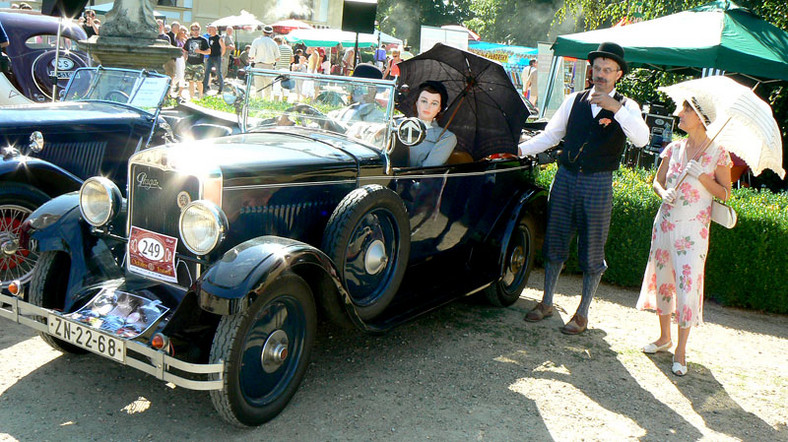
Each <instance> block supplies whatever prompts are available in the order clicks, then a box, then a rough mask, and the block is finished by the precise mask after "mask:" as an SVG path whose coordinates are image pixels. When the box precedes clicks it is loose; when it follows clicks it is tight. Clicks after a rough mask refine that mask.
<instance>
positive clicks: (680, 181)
mask: <svg viewBox="0 0 788 442" xmlns="http://www.w3.org/2000/svg"><path fill="white" fill-rule="evenodd" d="M756 86H757V85H756ZM730 121H731V117H728V119H727V120H725V123H723V125H722V127H720V130H718V131H717V133H716V134H714V136H713V137H711V140H709V142H708V143H706V145H705V146H703V149H701V150H699V151H698V152H697V153H696V154H695V155H693V156H692V159H693V160H696V159H698V157H699V156H700V155H701V154H702V153H703V152H706V149H708V148H709V146H711V143H713V142H714V140H715V139H717V135H719V134H721V133H722V130H723V129H725V126H727V125H728V123H730ZM684 178H687V170H686V167H685V169H684V173H683V174H682V175H681V179H679V182H678V183H676V185H675V186H673V187H674V188H676V189H678V187H679V186H680V185H681V183H683V182H684Z"/></svg>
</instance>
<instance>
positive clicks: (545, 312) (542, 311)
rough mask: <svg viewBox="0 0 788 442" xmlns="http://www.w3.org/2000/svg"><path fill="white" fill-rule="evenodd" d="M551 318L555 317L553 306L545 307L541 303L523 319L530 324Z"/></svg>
mask: <svg viewBox="0 0 788 442" xmlns="http://www.w3.org/2000/svg"><path fill="white" fill-rule="evenodd" d="M550 316H553V306H552V305H544V304H542V303H541V302H540V303H539V304H536V307H534V308H533V309H532V310H531V311H530V312H528V313H527V314H526V315H525V318H523V319H524V320H525V321H528V322H539V321H541V320H542V319H544V318H549V317H550Z"/></svg>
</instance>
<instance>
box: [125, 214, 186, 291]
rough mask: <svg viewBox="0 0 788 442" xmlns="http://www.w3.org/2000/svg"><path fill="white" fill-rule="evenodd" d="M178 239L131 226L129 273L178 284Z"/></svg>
mask: <svg viewBox="0 0 788 442" xmlns="http://www.w3.org/2000/svg"><path fill="white" fill-rule="evenodd" d="M177 247H178V238H173V237H171V236H167V235H162V234H161V233H156V232H151V231H150V230H145V229H141V228H139V227H135V226H131V234H130V235H129V246H128V251H129V260H128V263H129V264H128V266H129V271H130V272H133V273H138V274H140V275H143V276H148V277H150V278H155V279H161V280H163V281H168V282H178V278H177V276H176V275H175V249H176V248H177Z"/></svg>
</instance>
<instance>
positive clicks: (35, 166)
mask: <svg viewBox="0 0 788 442" xmlns="http://www.w3.org/2000/svg"><path fill="white" fill-rule="evenodd" d="M168 90H169V77H166V76H163V75H158V74H154V73H148V72H144V71H134V70H125V69H105V68H101V67H98V68H81V69H78V70H77V71H76V72H75V73H74V75H73V77H72V79H71V81H70V82H69V84H68V85H67V87H66V89H65V94H64V96H63V101H61V102H56V103H30V104H20V105H13V106H5V107H3V108H2V110H1V111H0V141H1V142H2V146H3V149H2V153H0V220H1V221H2V222H0V280H2V281H3V284H2V286H3V287H6V286H7V285H8V284H9V282H11V281H18V282H20V283H23V284H24V283H25V282H27V280H29V278H30V275H31V273H32V269H33V266H34V265H35V262H36V257H37V254H36V253H35V252H31V251H29V250H26V249H20V248H19V247H18V241H17V237H18V229H19V226H20V225H21V223H22V222H23V221H24V220H25V218H26V217H27V216H28V215H29V214H30V213H31V212H32V211H33V210H35V209H36V208H37V207H38V206H40V205H41V204H42V203H44V202H45V201H47V200H49V199H50V198H52V197H55V196H57V195H61V194H63V193H66V192H70V191H74V190H78V189H79V187H80V185H81V184H82V180H84V179H85V178H88V177H91V176H94V175H102V176H105V177H107V178H108V179H110V180H112V181H114V182H115V183H116V184H117V185H118V186H120V188H121V189H124V193H125V183H126V171H127V169H126V164H127V161H128V158H129V157H130V156H131V154H133V153H134V152H139V151H140V150H142V149H143V148H145V147H147V146H149V145H157V144H163V143H164V141H165V139H168V137H169V136H170V135H171V134H170V131H169V129H168V127H167V125H166V124H163V121H164V120H163V119H160V117H159V112H160V109H161V105H162V102H163V101H164V98H165V96H166V93H167V91H168ZM31 132H33V133H34V134H35V136H34V137H33V138H34V139H35V140H34V142H33V143H31V141H30V138H31ZM31 146H32V147H31Z"/></svg>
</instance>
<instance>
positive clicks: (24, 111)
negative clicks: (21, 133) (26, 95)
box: [0, 101, 149, 130]
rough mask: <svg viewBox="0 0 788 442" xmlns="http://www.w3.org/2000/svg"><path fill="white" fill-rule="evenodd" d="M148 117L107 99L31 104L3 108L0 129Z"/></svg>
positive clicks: (91, 123) (118, 120) (141, 112)
mask: <svg viewBox="0 0 788 442" xmlns="http://www.w3.org/2000/svg"><path fill="white" fill-rule="evenodd" d="M143 115H144V116H149V114H147V113H146V112H144V111H141V110H137V109H135V108H133V107H130V106H126V105H122V104H117V103H108V102H98V101H96V102H77V101H74V102H59V103H33V104H22V105H16V106H5V107H3V113H2V117H0V128H3V129H6V130H10V129H13V128H24V129H27V130H33V129H31V128H40V127H42V126H57V125H64V124H65V125H68V126H77V125H81V124H90V125H92V126H95V125H97V124H111V123H121V122H125V121H129V120H134V119H138V118H140V117H141V116H143Z"/></svg>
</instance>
